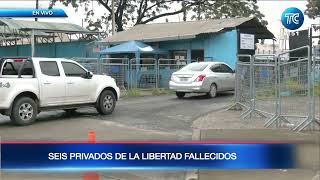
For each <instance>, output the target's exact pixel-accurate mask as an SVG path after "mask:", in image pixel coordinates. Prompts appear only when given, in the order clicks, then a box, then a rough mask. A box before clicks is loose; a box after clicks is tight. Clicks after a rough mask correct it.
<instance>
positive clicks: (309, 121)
mask: <svg viewBox="0 0 320 180" xmlns="http://www.w3.org/2000/svg"><path fill="white" fill-rule="evenodd" d="M301 49H307V50H308V52H309V53H310V49H309V47H308V46H304V47H301V48H298V49H294V50H291V51H288V52H285V53H281V54H279V55H278V56H275V55H254V56H251V55H239V56H238V62H237V66H236V78H237V79H236V82H237V83H236V88H235V91H236V92H235V101H236V102H235V105H233V106H232V107H233V108H234V109H241V107H245V108H246V109H247V110H246V111H245V112H244V113H242V114H241V117H242V118H247V117H250V118H251V117H253V116H257V115H258V116H260V117H264V118H265V119H266V123H265V126H266V127H274V126H276V127H282V126H283V125H284V124H286V125H290V126H292V127H293V128H292V129H293V130H296V131H302V130H304V129H306V128H308V127H309V128H312V129H315V125H319V116H320V112H319V104H320V103H319V101H320V100H319V98H320V83H319V82H320V75H319V74H320V71H319V69H320V62H319V59H320V58H319V59H316V58H313V59H312V58H311V57H302V58H297V59H295V60H291V59H290V60H289V59H288V57H289V56H288V54H289V53H291V52H294V51H298V50H301Z"/></svg>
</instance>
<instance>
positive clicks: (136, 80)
mask: <svg viewBox="0 0 320 180" xmlns="http://www.w3.org/2000/svg"><path fill="white" fill-rule="evenodd" d="M72 59H73V60H75V61H77V62H79V63H80V64H82V65H83V66H84V67H85V68H87V69H88V70H89V71H91V72H93V73H94V74H106V75H109V76H111V77H113V78H114V79H115V80H116V82H117V85H118V86H119V87H120V88H121V89H132V88H142V89H150V88H168V87H169V81H170V78H171V75H172V73H174V72H175V71H177V70H179V69H180V68H182V67H183V66H185V65H187V64H188V61H187V60H186V59H155V58H140V59H139V61H138V60H136V59H128V58H100V59H99V58H72ZM191 62H194V61H191Z"/></svg>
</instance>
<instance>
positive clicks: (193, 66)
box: [181, 63, 208, 71]
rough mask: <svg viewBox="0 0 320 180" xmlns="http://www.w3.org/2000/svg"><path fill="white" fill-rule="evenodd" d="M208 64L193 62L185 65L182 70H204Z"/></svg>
mask: <svg viewBox="0 0 320 180" xmlns="http://www.w3.org/2000/svg"><path fill="white" fill-rule="evenodd" d="M207 66H208V64H203V63H191V64H188V65H186V66H185V67H183V68H182V69H181V71H203V70H204V69H205V68H206V67H207Z"/></svg>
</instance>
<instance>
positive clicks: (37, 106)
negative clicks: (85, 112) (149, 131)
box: [0, 58, 120, 125]
mask: <svg viewBox="0 0 320 180" xmlns="http://www.w3.org/2000/svg"><path fill="white" fill-rule="evenodd" d="M0 68H1V69H0V113H1V114H4V115H7V116H10V118H11V120H12V122H13V123H14V124H16V125H28V124H31V123H33V122H34V121H35V119H36V116H37V114H38V113H39V112H40V111H45V110H51V109H64V110H65V111H67V112H72V111H75V110H76V109H77V108H79V107H83V106H94V107H96V109H97V110H98V112H99V113H101V114H111V113H112V112H113V110H114V108H115V105H116V101H117V100H118V99H119V96H120V90H119V88H118V87H117V85H116V82H115V80H114V79H113V78H111V77H109V76H106V75H93V74H92V73H91V72H89V71H88V70H86V69H85V68H84V67H82V66H81V65H80V64H78V63H77V62H75V61H72V60H68V59H62V58H2V59H0Z"/></svg>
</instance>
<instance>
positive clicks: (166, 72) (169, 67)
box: [157, 59, 188, 88]
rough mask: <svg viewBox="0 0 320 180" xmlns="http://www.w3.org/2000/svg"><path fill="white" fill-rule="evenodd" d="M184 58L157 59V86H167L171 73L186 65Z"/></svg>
mask: <svg viewBox="0 0 320 180" xmlns="http://www.w3.org/2000/svg"><path fill="white" fill-rule="evenodd" d="M187 64H188V61H187V60H186V59H159V60H158V65H157V67H158V70H157V72H158V73H157V78H158V83H159V87H162V88H168V87H169V81H170V78H171V75H172V73H174V72H175V71H177V70H179V69H180V68H182V67H183V66H185V65H187Z"/></svg>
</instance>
